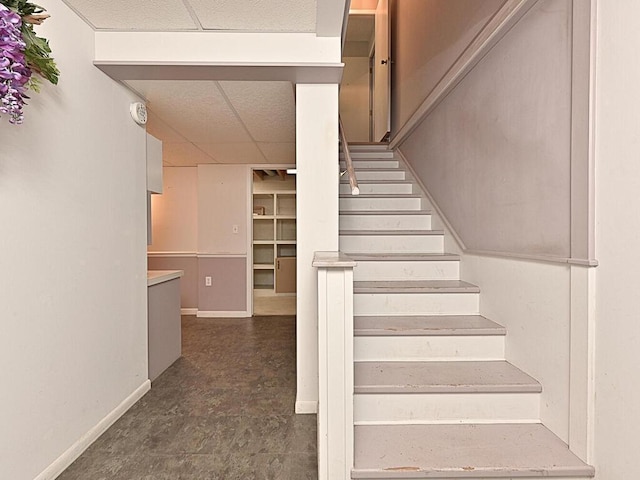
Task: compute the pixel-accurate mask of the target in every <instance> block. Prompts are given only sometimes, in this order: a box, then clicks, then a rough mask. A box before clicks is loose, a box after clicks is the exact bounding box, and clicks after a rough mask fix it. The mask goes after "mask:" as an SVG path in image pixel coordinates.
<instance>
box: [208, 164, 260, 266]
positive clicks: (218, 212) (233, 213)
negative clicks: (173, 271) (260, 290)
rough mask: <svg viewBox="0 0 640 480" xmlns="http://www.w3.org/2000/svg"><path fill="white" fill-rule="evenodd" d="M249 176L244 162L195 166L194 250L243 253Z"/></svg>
mask: <svg viewBox="0 0 640 480" xmlns="http://www.w3.org/2000/svg"><path fill="white" fill-rule="evenodd" d="M249 178H250V177H249V167H248V166H247V165H199V166H198V252H200V253H210V254H238V255H246V254H247V245H248V240H247V239H248V231H247V230H248V229H247V222H248V210H247V209H248V203H247V202H248V201H249V196H250V195H251V190H250V184H249ZM234 225H235V226H237V227H238V233H233V227H234Z"/></svg>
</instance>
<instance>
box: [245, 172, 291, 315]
mask: <svg viewBox="0 0 640 480" xmlns="http://www.w3.org/2000/svg"><path fill="white" fill-rule="evenodd" d="M252 177H253V181H252V184H253V188H252V207H253V212H252V258H253V269H252V271H253V275H252V277H253V279H252V285H253V314H254V315H256V316H262V315H295V313H296V177H295V174H293V173H292V170H291V169H288V170H287V169H286V168H276V169H274V168H254V169H253V175H252Z"/></svg>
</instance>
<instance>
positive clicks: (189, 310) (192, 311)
mask: <svg viewBox="0 0 640 480" xmlns="http://www.w3.org/2000/svg"><path fill="white" fill-rule="evenodd" d="M197 314H198V309H197V308H181V309H180V315H197Z"/></svg>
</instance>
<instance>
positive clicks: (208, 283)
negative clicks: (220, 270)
mask: <svg viewBox="0 0 640 480" xmlns="http://www.w3.org/2000/svg"><path fill="white" fill-rule="evenodd" d="M204 286H205V287H210V286H211V277H204Z"/></svg>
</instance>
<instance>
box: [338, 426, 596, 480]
mask: <svg viewBox="0 0 640 480" xmlns="http://www.w3.org/2000/svg"><path fill="white" fill-rule="evenodd" d="M355 445H356V450H355V468H354V469H353V470H352V473H351V478H360V479H374V478H375V479H389V480H391V479H427V478H428V479H445V478H474V479H479V478H504V479H512V478H548V477H563V478H569V477H578V478H590V477H593V476H594V469H593V467H591V466H589V465H587V464H585V463H584V462H583V461H582V460H580V459H579V458H578V457H576V456H575V455H574V454H573V453H571V451H570V450H569V448H568V447H567V445H566V444H565V443H564V442H563V441H562V440H560V439H559V438H558V437H557V436H555V435H554V434H553V433H552V432H551V431H549V430H548V429H547V428H546V427H544V426H543V425H541V424H520V423H512V424H462V425H450V424H445V425H375V426H371V425H361V426H356V427H355Z"/></svg>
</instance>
